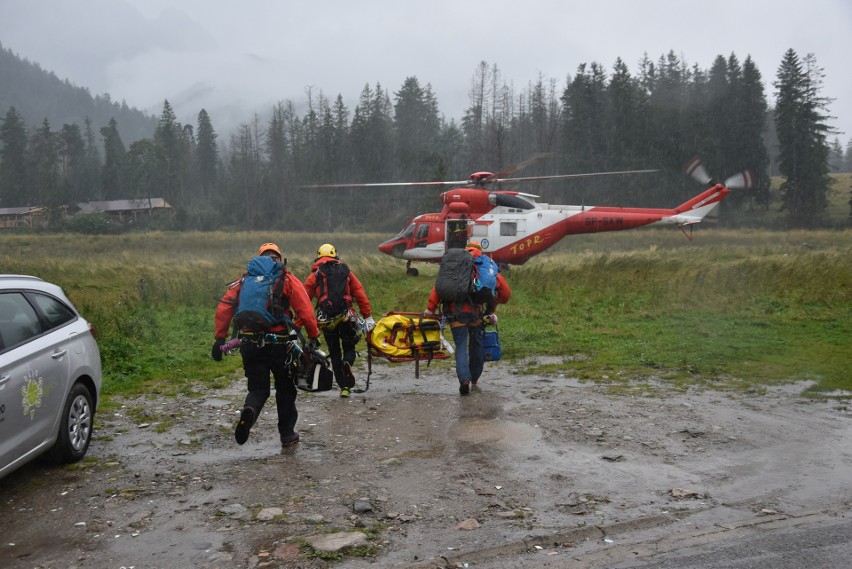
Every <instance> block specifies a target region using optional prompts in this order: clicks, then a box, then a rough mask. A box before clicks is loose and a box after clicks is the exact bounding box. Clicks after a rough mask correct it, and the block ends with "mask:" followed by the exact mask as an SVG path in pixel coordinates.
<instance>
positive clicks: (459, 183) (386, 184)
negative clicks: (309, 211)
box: [299, 180, 468, 189]
mask: <svg viewBox="0 0 852 569" xmlns="http://www.w3.org/2000/svg"><path fill="white" fill-rule="evenodd" d="M467 183H468V181H467V180H456V181H450V182H376V183H371V184H311V185H307V186H299V187H300V188H307V189H318V188H325V189H329V188H384V187H389V186H463V185H465V184H467Z"/></svg>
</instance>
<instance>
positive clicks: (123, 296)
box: [0, 227, 852, 398]
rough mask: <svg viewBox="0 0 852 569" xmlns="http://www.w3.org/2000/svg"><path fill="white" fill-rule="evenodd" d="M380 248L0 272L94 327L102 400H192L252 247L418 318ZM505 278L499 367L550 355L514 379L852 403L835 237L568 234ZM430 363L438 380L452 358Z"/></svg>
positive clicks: (157, 250) (13, 255) (92, 243)
mask: <svg viewBox="0 0 852 569" xmlns="http://www.w3.org/2000/svg"><path fill="white" fill-rule="evenodd" d="M387 237H389V236H388V235H379V234H360V235H354V234H334V235H313V234H288V233H248V232H246V233H224V232H222V233H161V232H152V233H134V234H126V235H119V236H105V237H95V236H80V235H47V234H45V235H2V236H0V244H2V250H0V251H2V252H0V259H2V264H0V266H2V270H3V272H6V273H24V274H34V275H37V276H40V277H42V278H44V279H47V280H51V281H54V282H57V283H59V284H60V285H62V286H63V288H64V289H65V291H66V292H67V293H68V295H69V296H70V297H71V299H72V300H73V301H74V302H75V304H77V306H78V308H79V309H80V310H81V312H83V314H84V315H85V316H86V317H87V318H89V319H90V320H91V321H92V322H93V323H94V324H95V326H96V329H97V332H98V341H99V345H100V346H101V350H102V353H103V360H104V369H105V392H106V393H107V394H109V393H120V392H123V393H127V392H151V391H156V392H174V391H181V392H195V391H196V390H198V389H200V388H203V387H204V386H205V385H218V384H220V383H222V382H223V381H225V380H230V378H231V377H232V376H233V372H235V371H238V370H239V367H240V361H239V358H226V359H225V361H224V362H221V363H216V362H213V361H211V360H210V357H209V351H210V345H211V343H212V340H213V312H214V309H215V305H216V303H217V301H218V299H219V297H220V296H221V295H222V293H223V292H224V289H225V287H226V285H227V284H228V283H229V282H230V281H231V280H233V279H235V278H236V277H238V276H239V275H240V274H241V272H242V271H243V269H244V266H245V263H246V262H247V260H248V259H249V257H250V256H251V255H252V254H253V253H254V252H255V251H256V248H257V246H258V244H260V243H262V242H264V241H269V240H272V241H275V242H277V243H278V244H279V245H280V246H281V247H282V250H283V251H284V254H285V256H286V257H288V268H289V269H290V270H291V271H292V272H293V273H295V274H296V275H297V276H298V277H299V278H301V279H304V277H305V276H306V275H307V272H308V269H309V266H310V263H311V262H312V261H313V256H314V251H315V250H316V248H317V246H318V245H319V244H321V243H323V242H326V241H330V242H332V243H333V244H334V245H335V246H336V247H337V249H338V251H339V252H340V255H341V257H342V258H343V260H344V261H346V262H347V263H348V264H349V265H350V267H351V268H352V269H353V270H354V271H355V273H356V274H357V275H358V277H359V278H360V279H361V281H362V282H363V283H364V284H365V287H366V289H367V292H368V294H369V296H370V299H371V302H372V303H373V306H374V312H375V313H376V315H380V314H381V313H384V312H386V311H389V310H406V311H421V310H423V309H424V308H425V305H426V298H427V295H428V293H429V290H430V288H431V286H432V284H433V282H434V276H435V274H436V272H437V268H436V266H434V265H421V266H420V267H419V268H420V276H419V277H416V278H411V277H406V276H405V274H404V263H403V262H401V261H398V260H395V259H391V258H389V257H386V256H383V255H380V254H379V253H378V252H377V250H376V245H377V244H378V243H379V242H380V241H382V240H384V239H386V238H387ZM507 278H508V281H509V284H510V285H511V287H512V291H513V294H512V300H511V302H510V303H508V304H506V305H504V306H501V308H500V311H499V315H500V332H501V338H502V339H503V343H504V349H505V350H504V353H505V354H506V357H507V358H509V359H516V360H517V359H520V358H523V357H524V356H528V355H531V354H541V355H552V356H563V357H562V358H556V362H557V363H552V364H548V365H547V366H543V367H539V368H536V369H532V368H528V370H527V371H535V372H538V373H564V374H566V375H570V376H572V377H580V378H582V379H584V380H591V381H601V382H608V383H610V384H612V386H613V388H614V389H633V388H641V387H642V386H643V384H644V381H645V380H646V379H648V378H655V379H656V378H662V379H664V380H666V381H668V382H669V384H670V385H671V386H672V389H683V388H686V387H688V386H690V385H696V384H701V385H707V386H713V387H714V388H717V389H758V390H759V389H762V388H763V387H764V386H766V385H770V384H781V383H792V382H797V381H802V380H809V381H812V382H813V386H812V387H810V388H809V389H808V390H807V394H809V395H813V396H823V397H838V398H848V397H850V396H852V378H850V374H849V370H850V369H852V230H842V231H812V232H805V231H794V232H772V231H752V230H739V231H734V230H722V229H719V228H712V227H708V228H699V229H698V230H696V232H695V238H694V239H693V240H692V241H689V240H687V239H686V238H684V236H683V234H681V232H679V231H678V230H676V229H668V230H640V231H629V232H618V233H611V234H599V235H589V236H575V237H568V238H566V239H565V240H563V242H562V243H560V244H559V245H558V246H557V247H555V248H554V249H553V250H551V251H550V252H548V253H545V254H543V255H540V256H538V257H536V258H534V259H532V260H531V261H530V262H529V263H527V264H526V265H524V266H521V267H512V269H511V271H510V272H509V274H508V275H507ZM361 346H362V348H363V344H361ZM401 365H405V364H401ZM433 365H435V364H434V363H433ZM437 365H443V366H446V367H447V373H448V374H451V373H452V370H451V369H450V366H451V361H450V362H438V363H437Z"/></svg>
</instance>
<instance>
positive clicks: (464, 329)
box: [452, 324, 485, 383]
mask: <svg viewBox="0 0 852 569" xmlns="http://www.w3.org/2000/svg"><path fill="white" fill-rule="evenodd" d="M452 331H453V341H454V342H455V344H456V375H457V376H458V378H459V383H461V382H463V381H478V380H479V377H480V376H481V375H482V370H483V368H484V367H485V361H484V360H483V359H482V338H483V335H484V333H483V328H482V326H480V325H479V324H476V325H474V324H467V325H464V326H453V328H452Z"/></svg>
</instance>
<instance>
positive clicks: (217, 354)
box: [210, 340, 225, 362]
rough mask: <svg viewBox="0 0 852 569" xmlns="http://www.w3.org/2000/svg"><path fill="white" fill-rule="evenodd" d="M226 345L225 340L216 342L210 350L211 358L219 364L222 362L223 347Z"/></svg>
mask: <svg viewBox="0 0 852 569" xmlns="http://www.w3.org/2000/svg"><path fill="white" fill-rule="evenodd" d="M224 345H225V340H216V341H215V342H213V348H212V349H211V350H210V357H211V358H213V359H214V360H216V361H217V362H221V361H222V346H224Z"/></svg>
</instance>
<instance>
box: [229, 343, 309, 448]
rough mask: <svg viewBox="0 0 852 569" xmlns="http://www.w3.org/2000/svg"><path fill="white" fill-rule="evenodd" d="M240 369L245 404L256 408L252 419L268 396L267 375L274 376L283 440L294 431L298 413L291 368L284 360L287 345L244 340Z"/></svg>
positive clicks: (279, 425)
mask: <svg viewBox="0 0 852 569" xmlns="http://www.w3.org/2000/svg"><path fill="white" fill-rule="evenodd" d="M241 353H242V356H243V370H245V372H246V379H247V380H248V395H246V401H245V406H246V407H251V408H252V409H254V410H255V421H257V418H258V417H259V416H260V411H261V410H262V409H263V405H264V404H265V403H266V400H267V399H269V395H270V386H269V375H270V373H271V374H272V377H274V378H275V405H276V407H277V408H278V433H279V434H280V435H281V439H282V440H283V439H284V438H285V437H289V436H291V435H292V434H293V433H294V432H295V428H296V421H297V420H298V418H299V412H298V411H297V410H296V385H295V383H293V379H294V378H293V370H292V368H291V367H290V366H288V365H287V364H286V363H285V360H286V356H287V344H266V345H265V346H263V347H262V348H258V347H257V344H252V343H247V344H243V346H242V347H241Z"/></svg>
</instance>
